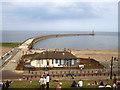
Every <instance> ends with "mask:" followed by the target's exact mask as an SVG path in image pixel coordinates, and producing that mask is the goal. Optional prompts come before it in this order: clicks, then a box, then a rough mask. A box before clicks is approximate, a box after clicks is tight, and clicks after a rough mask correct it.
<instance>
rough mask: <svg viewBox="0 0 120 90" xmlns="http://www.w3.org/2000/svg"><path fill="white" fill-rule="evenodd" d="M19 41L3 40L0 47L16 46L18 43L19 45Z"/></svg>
mask: <svg viewBox="0 0 120 90" xmlns="http://www.w3.org/2000/svg"><path fill="white" fill-rule="evenodd" d="M20 44H21V43H16V42H13V43H11V42H10V43H9V42H7V43H6V42H5V43H0V47H10V48H13V47H16V46H18V45H20Z"/></svg>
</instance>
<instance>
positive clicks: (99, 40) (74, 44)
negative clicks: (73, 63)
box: [2, 31, 118, 49]
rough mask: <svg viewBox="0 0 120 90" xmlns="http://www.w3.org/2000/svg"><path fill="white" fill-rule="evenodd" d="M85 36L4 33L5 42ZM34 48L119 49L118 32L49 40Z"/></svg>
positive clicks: (42, 32) (67, 32)
mask: <svg viewBox="0 0 120 90" xmlns="http://www.w3.org/2000/svg"><path fill="white" fill-rule="evenodd" d="M79 33H80V34H85V33H91V32H78V31H66V32H65V31H64V32H63V31H59V32H58V31H57V32H56V31H46V32H45V31H29V32H28V31H3V32H2V41H3V42H23V41H25V40H26V39H28V38H31V37H37V36H44V35H51V34H79ZM33 48H35V49H40V48H48V49H54V48H57V49H64V48H67V49H118V34H117V32H95V36H72V37H57V38H49V39H45V40H42V41H39V42H37V43H36V44H34V46H33Z"/></svg>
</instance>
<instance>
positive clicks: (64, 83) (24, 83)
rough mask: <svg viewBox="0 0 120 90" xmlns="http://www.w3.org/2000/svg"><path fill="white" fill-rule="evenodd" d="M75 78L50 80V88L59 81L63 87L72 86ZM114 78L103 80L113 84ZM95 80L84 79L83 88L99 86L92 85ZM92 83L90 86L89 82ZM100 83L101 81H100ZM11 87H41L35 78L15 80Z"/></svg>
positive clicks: (55, 85)
mask: <svg viewBox="0 0 120 90" xmlns="http://www.w3.org/2000/svg"><path fill="white" fill-rule="evenodd" d="M73 81H74V80H59V81H58V82H55V81H54V80H50V88H56V87H57V85H58V83H59V82H62V88H71V87H70V86H71V84H72V82H73ZM75 81H76V83H78V81H79V80H75ZM112 81H113V80H109V81H107V80H103V83H105V84H106V83H107V84H108V85H111V86H112ZM94 82H95V80H83V87H82V88H98V86H97V85H92V84H93V83H94ZM88 83H90V85H89V86H88V85H87V84H88ZM98 83H99V81H98ZM10 88H40V84H39V81H38V80H33V82H32V83H30V82H29V80H28V81H27V80H22V81H13V83H12V84H11V86H10ZM75 88H81V87H75Z"/></svg>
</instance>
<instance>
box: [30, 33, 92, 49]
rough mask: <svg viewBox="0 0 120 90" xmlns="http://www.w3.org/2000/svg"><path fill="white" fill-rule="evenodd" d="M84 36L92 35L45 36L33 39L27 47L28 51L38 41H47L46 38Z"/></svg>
mask: <svg viewBox="0 0 120 90" xmlns="http://www.w3.org/2000/svg"><path fill="white" fill-rule="evenodd" d="M86 35H92V36H93V35H94V34H55V35H46V36H40V37H35V38H34V40H33V41H32V42H31V43H30V45H29V46H28V48H29V49H31V48H32V46H33V45H34V44H35V43H36V42H38V41H40V40H44V39H48V38H53V37H66V36H86Z"/></svg>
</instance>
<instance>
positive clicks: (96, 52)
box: [0, 43, 118, 62]
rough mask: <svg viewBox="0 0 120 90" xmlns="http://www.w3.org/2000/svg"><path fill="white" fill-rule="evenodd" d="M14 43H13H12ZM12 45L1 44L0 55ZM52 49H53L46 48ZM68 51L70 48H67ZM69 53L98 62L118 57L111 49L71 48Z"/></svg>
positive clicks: (33, 50)
mask: <svg viewBox="0 0 120 90" xmlns="http://www.w3.org/2000/svg"><path fill="white" fill-rule="evenodd" d="M13 44H14V43H13ZM0 47H1V46H0ZM13 48H14V47H8V46H7V47H6V46H3V47H2V48H0V51H1V53H2V55H4V54H5V53H7V52H8V51H10V50H12V49H13ZM45 50H46V49H32V52H41V51H45ZM48 50H49V51H54V50H55V49H48ZM68 51H70V50H68ZM71 53H72V54H74V55H75V56H76V57H80V58H88V57H90V58H94V59H96V60H97V61H99V62H103V61H106V60H107V61H110V60H111V57H112V56H113V57H118V50H115V49H114V50H113V49H71Z"/></svg>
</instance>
